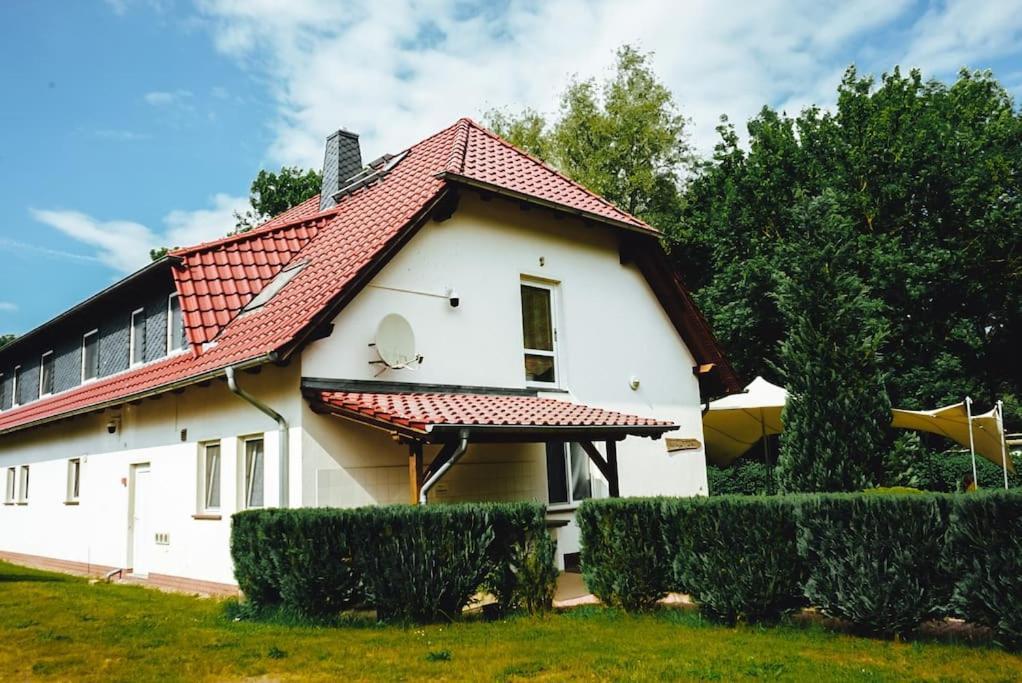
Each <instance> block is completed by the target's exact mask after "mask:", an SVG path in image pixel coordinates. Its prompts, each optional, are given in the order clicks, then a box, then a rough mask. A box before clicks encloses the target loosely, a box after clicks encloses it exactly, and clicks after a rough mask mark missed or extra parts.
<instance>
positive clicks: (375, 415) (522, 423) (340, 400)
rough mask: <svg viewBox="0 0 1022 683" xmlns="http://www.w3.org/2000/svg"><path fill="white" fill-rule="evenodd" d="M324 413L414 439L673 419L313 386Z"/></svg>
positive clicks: (633, 427) (646, 432)
mask: <svg viewBox="0 0 1022 683" xmlns="http://www.w3.org/2000/svg"><path fill="white" fill-rule="evenodd" d="M306 397H307V399H308V400H309V402H310V403H311V404H312V407H313V408H314V409H315V410H317V411H319V412H323V413H331V414H334V415H337V416H340V417H344V418H348V419H352V420H356V421H358V422H364V423H367V424H371V425H374V426H377V427H381V428H383V429H387V430H388V431H392V432H394V433H396V434H399V435H401V436H405V437H408V438H411V439H414V440H417V441H431V442H441V441H447V440H449V439H451V438H453V437H454V436H455V435H456V434H458V433H459V432H461V431H463V430H467V431H468V433H469V438H470V440H472V441H485V440H494V441H540V440H548V439H558V440H565V441H573V440H577V439H580V438H585V439H590V440H594V439H600V440H603V439H623V438H624V437H626V436H647V437H652V438H659V437H660V436H661V435H663V434H664V433H665V432H669V431H673V430H675V429H677V428H678V425H676V424H674V423H672V422H668V421H664V420H654V419H652V418H645V417H638V416H636V415H628V414H626V413H619V412H616V411H612V410H604V409H602V408H596V407H594V406H590V405H586V404H584V403H574V402H570V401H565V400H560V399H554V398H542V397H539V396H525V395H503V394H490V393H448V392H372V393H367V392H353V391H315V392H307V393H306Z"/></svg>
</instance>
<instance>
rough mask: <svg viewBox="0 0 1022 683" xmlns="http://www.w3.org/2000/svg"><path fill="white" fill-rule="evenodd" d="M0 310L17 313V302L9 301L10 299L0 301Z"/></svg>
mask: <svg viewBox="0 0 1022 683" xmlns="http://www.w3.org/2000/svg"><path fill="white" fill-rule="evenodd" d="M0 311H2V312H4V313H17V311H18V304H14V303H11V302H10V301H0Z"/></svg>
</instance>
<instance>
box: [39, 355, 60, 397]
mask: <svg viewBox="0 0 1022 683" xmlns="http://www.w3.org/2000/svg"><path fill="white" fill-rule="evenodd" d="M56 360H57V357H56V356H55V355H54V354H53V349H50V350H49V351H47V352H46V353H44V354H43V355H42V356H40V357H39V398H43V397H46V396H50V395H51V394H53V393H54V391H53V390H54V388H56V378H55V377H54V376H53V371H54V370H55V369H56ZM47 361H49V363H50V371H49V380H50V390H49V391H43V390H44V389H45V388H46V375H47V372H46V362H47Z"/></svg>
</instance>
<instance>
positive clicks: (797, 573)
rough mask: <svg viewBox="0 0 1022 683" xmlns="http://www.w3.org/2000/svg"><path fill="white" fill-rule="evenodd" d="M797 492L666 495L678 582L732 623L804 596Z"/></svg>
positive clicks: (667, 531)
mask: <svg viewBox="0 0 1022 683" xmlns="http://www.w3.org/2000/svg"><path fill="white" fill-rule="evenodd" d="M797 501H798V499H797V498H794V497H788V498H777V497H769V498H768V497H745V496H722V497H714V498H687V499H679V500H676V501H671V502H665V503H664V505H663V508H662V510H663V513H664V516H663V520H662V522H661V525H662V529H663V533H664V543H665V545H666V547H667V548H668V551H669V553H670V555H671V557H672V570H673V575H674V581H673V583H674V585H676V586H678V587H679V588H681V589H682V590H684V591H685V592H687V593H688V594H689V595H690V596H691V597H692V599H693V600H695V602H696V604H698V605H699V609H700V611H701V612H702V613H703V614H704V615H706V616H707V617H709V618H710V619H712V620H714V621H718V622H722V623H726V624H734V623H735V622H736V621H738V620H739V619H741V620H743V621H769V620H775V619H777V618H779V617H780V616H782V615H783V614H785V613H787V612H790V611H791V610H793V609H795V608H797V607H800V606H801V605H802V604H803V603H804V598H803V595H802V581H803V573H804V572H803V568H802V563H801V561H800V559H799V556H798V554H797V552H796V548H795V515H794V508H795V504H796V503H797Z"/></svg>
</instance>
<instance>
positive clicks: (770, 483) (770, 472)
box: [759, 408, 774, 494]
mask: <svg viewBox="0 0 1022 683" xmlns="http://www.w3.org/2000/svg"><path fill="white" fill-rule="evenodd" d="M759 426H760V430H761V431H762V435H763V461H764V462H765V463H766V467H767V493H768V494H769V493H771V489H773V487H774V468H773V467H771V466H770V446H769V444H768V443H767V433H766V417H765V416H764V415H763V409H762V408H760V409H759Z"/></svg>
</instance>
